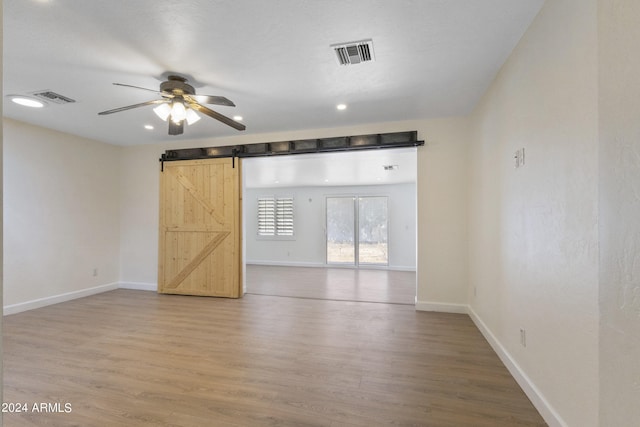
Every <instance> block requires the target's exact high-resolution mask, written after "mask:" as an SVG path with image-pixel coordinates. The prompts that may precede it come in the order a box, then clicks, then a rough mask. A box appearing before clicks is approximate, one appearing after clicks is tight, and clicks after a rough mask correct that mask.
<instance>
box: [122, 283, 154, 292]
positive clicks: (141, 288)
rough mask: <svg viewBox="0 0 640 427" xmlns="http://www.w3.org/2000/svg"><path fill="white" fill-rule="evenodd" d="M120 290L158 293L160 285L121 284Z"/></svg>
mask: <svg viewBox="0 0 640 427" xmlns="http://www.w3.org/2000/svg"><path fill="white" fill-rule="evenodd" d="M118 288H120V289H133V290H136V291H153V292H157V291H158V284H156V283H141V282H120V283H118Z"/></svg>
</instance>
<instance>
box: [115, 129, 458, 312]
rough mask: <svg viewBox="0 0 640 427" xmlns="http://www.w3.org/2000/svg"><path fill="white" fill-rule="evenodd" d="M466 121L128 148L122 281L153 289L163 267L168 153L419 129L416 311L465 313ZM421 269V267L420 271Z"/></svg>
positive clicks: (124, 174) (124, 159) (123, 193)
mask: <svg viewBox="0 0 640 427" xmlns="http://www.w3.org/2000/svg"><path fill="white" fill-rule="evenodd" d="M466 123H467V121H466V119H441V120H424V121H407V122H394V123H382V124H372V125H362V126H354V127H344V128H332V129H316V130H304V131H296V132H283V133H273V134H259V135H252V134H240V135H239V136H236V137H229V138H215V139H211V140H200V141H181V142H176V143H175V144H158V145H141V146H134V147H125V148H123V151H122V173H121V187H120V189H121V197H122V199H121V200H122V213H121V217H122V223H121V233H120V234H121V236H122V239H121V261H120V262H121V281H122V282H123V283H125V284H127V285H129V286H137V287H141V288H154V287H155V286H156V285H157V268H158V264H157V263H158V261H157V258H158V253H157V251H158V203H159V201H158V191H159V190H158V186H159V174H160V165H159V163H158V158H159V157H160V155H161V154H162V153H163V152H164V150H166V149H172V148H188V147H204V146H216V145H233V144H248V143H255V142H270V141H283V140H295V139H306V138H322V137H331V136H342V135H360V134H369V133H383V132H398V131H404V130H417V131H418V137H419V138H421V139H424V140H426V144H425V146H424V147H419V148H418V154H417V158H418V160H417V163H418V178H417V185H416V189H417V190H416V191H417V194H418V202H417V203H418V206H417V210H418V215H417V218H418V220H417V222H418V231H417V235H418V242H417V246H418V252H417V257H418V262H417V264H418V266H419V268H418V274H417V281H418V301H419V305H418V308H427V309H428V308H432V307H434V306H433V304H440V305H438V308H441V309H445V310H446V309H453V310H458V311H460V310H462V311H464V304H466V298H467V295H466V289H467V249H466V244H467V227H466V215H467V178H466V177H467V175H466V174H467V172H466V166H467V165H466V159H467V155H466V153H467V138H468V133H467V132H468V129H467V125H466ZM423 266H424V268H423Z"/></svg>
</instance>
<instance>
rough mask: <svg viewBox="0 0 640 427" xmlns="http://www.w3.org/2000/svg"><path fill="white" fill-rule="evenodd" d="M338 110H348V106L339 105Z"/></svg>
mask: <svg viewBox="0 0 640 427" xmlns="http://www.w3.org/2000/svg"><path fill="white" fill-rule="evenodd" d="M336 108H337V109H338V110H346V109H347V104H338V105H336Z"/></svg>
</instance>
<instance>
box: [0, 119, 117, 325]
mask: <svg viewBox="0 0 640 427" xmlns="http://www.w3.org/2000/svg"><path fill="white" fill-rule="evenodd" d="M120 152H121V148H120V147H115V146H112V145H108V144H103V143H99V142H95V141H91V140H87V139H84V138H80V137H76V136H72V135H68V134H64V133H60V132H56V131H52V130H47V129H44V128H40V127H36V126H32V125H28V124H25V123H21V122H17V121H14V120H11V119H5V120H4V230H5V232H4V241H3V244H4V304H5V310H6V309H7V307H9V312H12V310H13V311H19V310H20V307H24V308H32V307H33V305H29V304H28V303H30V302H34V301H37V300H43V299H45V300H46V299H48V298H52V297H58V296H60V295H62V294H68V293H74V292H78V291H85V290H86V289H88V288H94V287H98V286H102V285H109V284H113V286H115V284H116V283H117V281H118V273H119V268H118V267H119V266H118V260H119V257H118V254H119V250H120V240H119V223H120V194H119V180H120V177H119V175H120ZM94 268H97V269H98V275H97V277H94V276H93V270H94Z"/></svg>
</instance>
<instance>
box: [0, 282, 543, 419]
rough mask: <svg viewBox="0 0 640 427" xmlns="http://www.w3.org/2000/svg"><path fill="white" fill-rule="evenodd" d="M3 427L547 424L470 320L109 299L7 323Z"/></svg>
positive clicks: (297, 302) (132, 296) (253, 301)
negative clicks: (49, 406) (21, 409)
mask: <svg viewBox="0 0 640 427" xmlns="http://www.w3.org/2000/svg"><path fill="white" fill-rule="evenodd" d="M3 344H4V347H3V348H4V399H5V402H16V403H17V402H23V403H27V404H28V405H29V407H31V405H33V404H34V403H41V402H44V403H53V402H58V403H60V404H61V407H62V408H64V404H65V403H69V404H70V405H71V412H68V413H28V414H11V413H5V414H4V425H5V426H9V427H11V426H329V427H335V426H345V427H349V426H387V425H394V426H455V427H460V426H543V425H545V424H544V422H543V420H542V419H541V417H540V415H539V414H538V413H537V412H536V410H535V409H534V408H533V406H532V405H531V403H530V402H529V401H528V400H527V398H526V397H525V395H524V393H523V392H522V391H521V390H520V388H519V387H518V385H517V384H516V383H515V381H514V380H513V378H512V377H511V376H510V375H509V373H508V372H507V370H506V369H505V368H504V366H503V365H502V363H501V362H500V360H499V359H498V357H497V356H496V355H495V353H494V352H493V351H492V350H491V348H490V347H489V345H488V344H487V342H486V341H485V340H484V338H483V337H482V336H481V334H480V333H479V331H478V330H477V329H476V327H475V326H474V325H473V323H472V322H471V320H470V319H469V317H468V316H466V315H456V314H443V313H425V312H416V311H415V310H414V307H413V306H409V305H399V304H373V303H362V302H345V301H327V300H316V299H299V298H285V297H274V296H262V295H247V296H245V298H243V299H240V300H229V299H216V298H206V297H188V296H177V295H158V294H156V293H154V292H147V291H133V290H116V291H111V292H107V293H103V294H100V295H95V296H91V297H87V298H84V299H79V300H75V301H70V302H66V303H62V304H58V305H54V306H50V307H45V308H41V309H37V310H33V311H29V312H25V313H20V314H15V315H11V316H7V317H5V319H4V343H3Z"/></svg>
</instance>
